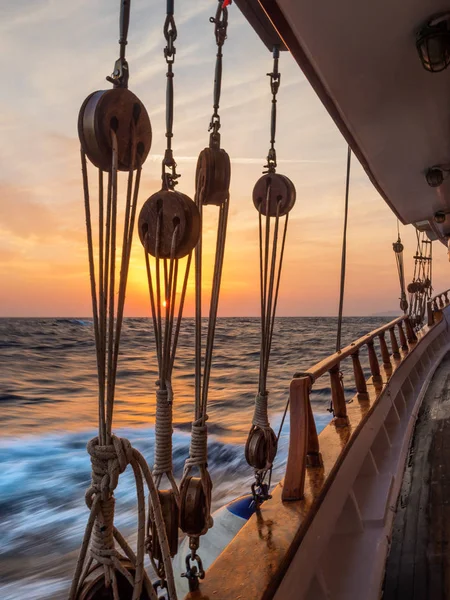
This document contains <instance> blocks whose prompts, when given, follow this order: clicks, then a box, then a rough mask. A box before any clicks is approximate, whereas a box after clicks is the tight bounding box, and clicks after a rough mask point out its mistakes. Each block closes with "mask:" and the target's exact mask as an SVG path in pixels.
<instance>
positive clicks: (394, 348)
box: [389, 327, 400, 358]
mask: <svg viewBox="0 0 450 600" xmlns="http://www.w3.org/2000/svg"><path fill="white" fill-rule="evenodd" d="M389 337H390V338H391V346H392V356H393V357H394V358H400V349H399V347H398V343H397V338H396V337H395V327H391V328H390V329H389Z"/></svg>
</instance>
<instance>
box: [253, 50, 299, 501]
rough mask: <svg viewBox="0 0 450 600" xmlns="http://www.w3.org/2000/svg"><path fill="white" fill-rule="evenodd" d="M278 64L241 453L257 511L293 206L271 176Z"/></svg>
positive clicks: (264, 491) (272, 450)
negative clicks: (254, 384) (248, 417)
mask: <svg viewBox="0 0 450 600" xmlns="http://www.w3.org/2000/svg"><path fill="white" fill-rule="evenodd" d="M278 63H279V48H278V47H277V46H275V47H274V48H273V69H272V72H271V73H268V76H269V77H270V89H271V92H272V103H271V118H270V147H269V152H268V155H267V163H266V165H265V166H264V168H265V169H266V170H265V171H264V172H263V173H264V174H263V178H264V177H266V179H265V186H266V187H265V197H264V196H263V195H262V194H261V196H262V200H261V203H260V204H259V205H258V206H257V209H258V230H259V231H258V234H259V279H260V299H261V319H260V325H261V328H260V362H259V378H258V392H257V394H256V397H255V406H254V413H253V419H252V426H251V428H250V431H249V434H248V438H247V444H246V449H245V456H246V459H247V462H248V463H249V465H250V466H252V467H253V469H254V472H255V483H254V484H253V485H252V493H253V498H254V502H255V503H256V505H257V506H259V505H260V504H261V503H262V502H263V501H265V500H267V499H268V498H270V495H269V488H270V483H269V485H267V484H265V483H264V480H265V477H266V475H267V473H268V472H269V473H271V470H272V466H273V461H274V458H275V455H276V451H277V437H276V436H275V433H274V432H273V430H272V428H271V426H270V421H269V414H268V397H269V393H268V390H267V377H268V372H269V362H270V355H271V349H272V340H273V333H274V326H275V317H276V311H277V304H278V295H279V289H280V281H281V271H282V267H283V259H284V250H285V245H286V235H287V228H288V223H289V210H290V209H291V208H292V206H293V204H294V202H295V189H294V187H293V184H292V183H291V182H290V181H289V180H287V178H285V177H283V176H281V175H278V174H277V173H276V168H277V156H276V150H275V135H276V124H277V123H276V122H277V94H278V91H279V87H280V82H281V74H280V72H279V68H278ZM274 178H278V179H277V181H278V182H280V183H281V185H285V184H286V180H287V183H288V184H289V185H287V184H286V185H287V187H286V189H287V192H286V193H287V194H292V195H293V196H291V197H290V198H284V200H285V201H289V202H290V207H289V208H288V209H286V208H282V202H283V196H277V198H276V209H274V208H275V207H272V204H271V203H273V202H274V198H273V197H272V196H273V195H274V194H273V193H272V192H273V190H272V185H273V184H272V181H273V179H274ZM260 181H261V180H260ZM256 185H257V186H258V185H260V182H258V183H257V184H256ZM255 189H256V187H255ZM259 193H260V192H259ZM254 194H255V192H254ZM258 195H259V194H258ZM254 198H255V196H254ZM288 206H289V205H288ZM263 214H264V215H265V219H263ZM282 216H285V219H284V225H283V222H280V219H281V218H282ZM272 223H273V228H272ZM261 432H262V435H261Z"/></svg>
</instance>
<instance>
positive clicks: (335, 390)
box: [328, 363, 348, 427]
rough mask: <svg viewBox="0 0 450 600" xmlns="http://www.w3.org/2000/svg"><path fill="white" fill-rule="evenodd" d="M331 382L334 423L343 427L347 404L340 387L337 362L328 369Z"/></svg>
mask: <svg viewBox="0 0 450 600" xmlns="http://www.w3.org/2000/svg"><path fill="white" fill-rule="evenodd" d="M328 372H329V373H330V382H331V400H332V402H333V411H334V424H335V425H336V427H345V426H346V425H348V417H347V404H346V403H345V395H344V390H343V387H342V381H341V374H340V370H339V363H338V364H337V365H334V367H332V368H331V369H330V370H329V371H328Z"/></svg>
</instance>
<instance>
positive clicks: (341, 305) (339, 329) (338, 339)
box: [336, 146, 352, 352]
mask: <svg viewBox="0 0 450 600" xmlns="http://www.w3.org/2000/svg"><path fill="white" fill-rule="evenodd" d="M351 159H352V149H351V148H350V146H348V149H347V175H346V182H345V208H344V233H343V236H342V258H341V282H340V293H339V314H338V327H337V335H336V352H340V350H341V333H342V313H343V310H344V288H345V267H346V263H347V222H348V196H349V189H350V166H351Z"/></svg>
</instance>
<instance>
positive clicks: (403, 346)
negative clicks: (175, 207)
mask: <svg viewBox="0 0 450 600" xmlns="http://www.w3.org/2000/svg"><path fill="white" fill-rule="evenodd" d="M397 327H398V335H399V336H400V344H401V349H402V350H408V344H407V342H406V336H405V332H404V331H403V323H402V322H400V323H397Z"/></svg>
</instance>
